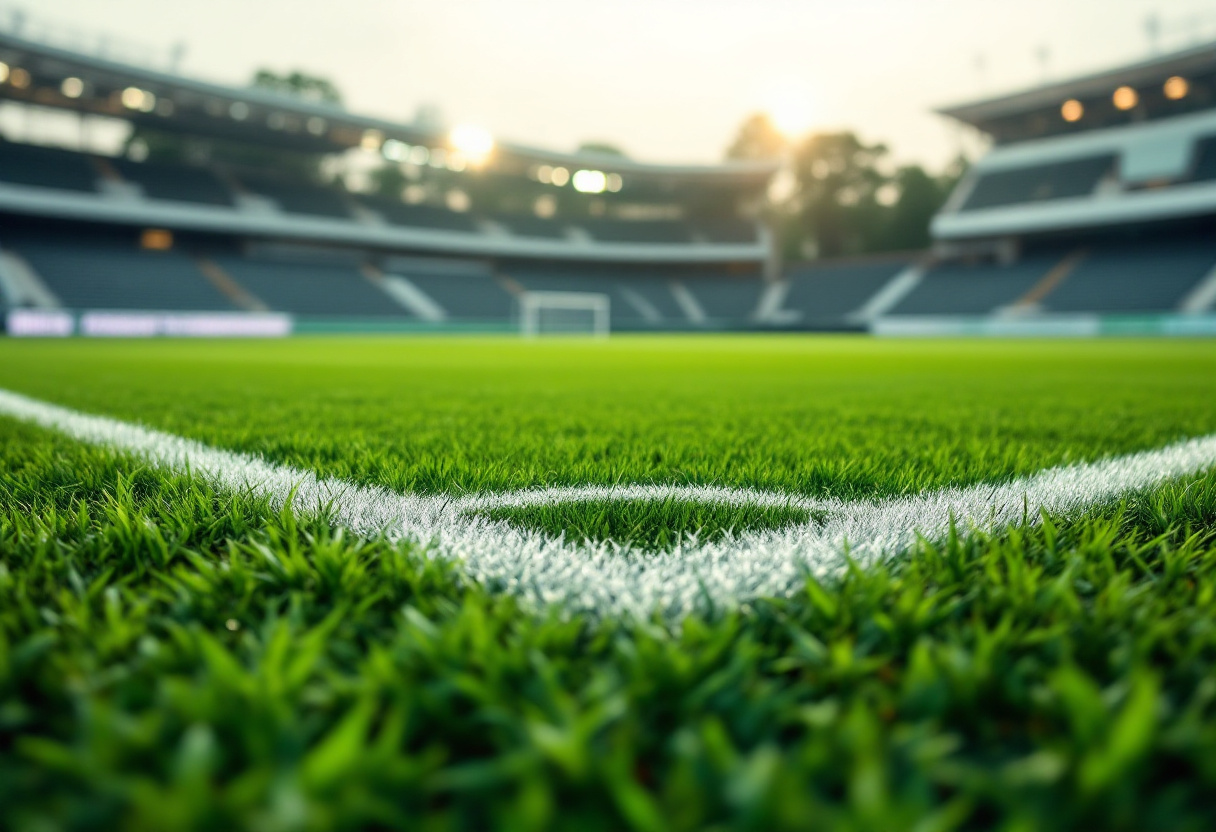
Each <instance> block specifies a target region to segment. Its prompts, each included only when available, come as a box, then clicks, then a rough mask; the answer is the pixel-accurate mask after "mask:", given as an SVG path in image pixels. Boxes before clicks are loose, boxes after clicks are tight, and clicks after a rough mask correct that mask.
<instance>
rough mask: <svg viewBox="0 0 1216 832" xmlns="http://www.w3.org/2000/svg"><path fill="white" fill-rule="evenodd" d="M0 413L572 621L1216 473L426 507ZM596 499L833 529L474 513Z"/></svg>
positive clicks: (54, 417) (481, 498)
mask: <svg viewBox="0 0 1216 832" xmlns="http://www.w3.org/2000/svg"><path fill="white" fill-rule="evenodd" d="M0 414H5V415H8V416H12V417H15V418H18V419H22V420H24V421H28V422H33V423H36V424H38V425H42V426H43V427H47V428H53V429H55V430H58V431H61V432H62V433H64V434H66V435H67V436H70V437H72V438H74V439H77V440H79V441H82V442H86V443H90V444H95V445H103V446H105V447H108V448H112V449H114V450H115V451H120V452H124V453H128V454H132V455H135V456H137V457H140V458H142V459H145V460H147V461H148V463H150V464H152V465H154V466H156V467H159V468H164V469H168V470H172V471H178V472H188V473H190V474H191V475H193V476H198V477H200V478H202V479H204V480H205V481H207V482H209V483H210V484H211V485H212V486H214V487H216V488H218V489H220V490H224V491H228V492H240V491H249V492H252V493H255V494H258V495H263V496H265V497H268V498H269V499H270V501H271V504H272V505H274V506H275V507H279V506H282V505H283V504H285V503H286V502H287V501H288V500H290V501H291V503H292V506H293V508H294V509H296V510H298V511H301V512H304V513H309V512H313V511H317V510H318V509H319V508H320V507H321V506H328V507H329V510H330V512H331V513H332V516H333V517H334V519H335V520H336V521H337V522H339V523H341V524H342V525H344V526H345V527H346V528H348V529H350V530H351V531H352V532H355V533H356V534H360V535H367V536H371V535H376V534H381V533H383V534H386V535H388V536H389V537H390V538H393V539H408V540H413V541H417V542H420V543H423V544H428V551H429V552H430V553H431V554H432V555H433V556H434V557H439V558H445V559H452V560H456V561H459V562H460V563H461V564H462V568H463V570H464V571H465V573H466V574H467V575H469V576H470V577H471V578H473V579H474V580H476V581H479V582H481V583H482V584H484V585H485V586H487V587H488V588H490V589H492V590H496V591H505V592H511V593H514V594H517V595H519V596H521V597H522V598H523V599H524V600H525V601H527V602H530V603H532V604H536V605H541V606H543V605H548V604H560V605H562V606H563V607H565V608H566V609H568V610H570V611H575V610H582V611H587V612H591V613H594V614H598V615H609V614H618V613H626V614H636V615H642V616H646V615H649V614H651V613H653V612H655V611H656V610H657V611H660V612H661V613H662V614H664V615H666V616H670V617H679V616H682V615H685V614H687V613H689V612H693V611H696V610H704V609H706V608H710V607H714V608H723V607H728V606H730V605H733V604H738V603H741V602H743V601H746V600H749V599H752V598H757V597H762V596H783V595H789V594H791V593H793V592H796V591H798V589H799V587H800V586H801V585H802V584H803V582H804V581H805V579H806V576H807V575H808V574H809V575H814V576H816V577H819V578H826V577H830V576H832V575H834V574H838V573H839V572H840V571H841V570H842V569H843V568H845V566H846V560H845V558H844V552H846V551H847V552H848V553H849V556H850V557H851V558H852V559H853V560H854V562H857V563H859V564H861V565H863V566H864V565H867V564H871V563H874V562H876V561H878V560H880V559H882V558H885V557H889V556H892V555H896V554H899V553H900V552H902V551H905V550H906V549H907V548H908V547H910V546H911V545H912V544H913V543H915V541H916V538H917V535H918V534H920V535H924V536H925V537H927V538H929V539H931V540H940V539H942V538H943V537H945V536H946V535H947V534H948V532H949V529H950V523H951V520H952V519H953V520H954V521H955V522H956V524H957V525H958V527H959V528H960V530H962V531H963V532H966V531H968V530H971V529H985V530H987V529H996V528H1000V527H1003V526H1008V525H1011V524H1015V523H1019V522H1022V521H1024V520H1025V521H1028V522H1031V523H1034V522H1037V520H1038V513H1039V511H1040V510H1046V511H1049V512H1053V513H1061V512H1064V513H1067V512H1073V511H1077V510H1081V509H1084V508H1086V507H1089V506H1092V505H1094V504H1097V503H1100V502H1103V501H1106V500H1110V499H1112V498H1117V497H1119V496H1120V495H1123V494H1126V493H1128V492H1131V491H1136V490H1139V489H1142V488H1145V487H1148V486H1151V485H1153V484H1155V483H1159V482H1161V481H1163V480H1166V479H1170V478H1174V477H1179V476H1184V475H1187V474H1193V473H1197V472H1200V471H1203V470H1206V469H1208V468H1211V467H1213V466H1216V435H1212V436H1206V437H1202V438H1199V439H1192V440H1189V441H1186V442H1180V443H1178V444H1175V445H1169V446H1167V447H1164V448H1161V449H1159V450H1154V451H1144V452H1141V453H1136V454H1131V455H1128V456H1122V457H1116V458H1112V459H1108V460H1104V461H1101V462H1095V463H1088V464H1079V465H1071V466H1067V467H1061V468H1051V469H1047V470H1045V471H1042V472H1040V473H1038V474H1036V475H1034V476H1031V477H1026V478H1022V479H1016V480H1013V481H1011V482H1008V483H1004V484H1000V485H975V486H967V487H950V488H944V489H940V490H937V491H933V492H927V493H924V494H919V495H916V496H910V497H899V498H892V499H882V500H858V501H851V502H844V501H841V500H809V499H805V498H802V497H798V496H794V495H787V494H778V493H772V492H767V493H766V492H760V491H754V490H750V489H742V488H713V487H706V486H663V485H631V486H623V487H622V486H611V487H609V486H583V487H572V488H550V489H536V490H528V491H519V492H514V493H508V494H480V495H476V496H472V497H451V496H418V495H401V494H396V493H394V492H392V491H389V490H387V489H384V488H377V487H366V486H359V485H356V484H353V483H350V482H346V481H343V480H338V479H323V478H320V477H318V476H317V475H316V474H314V473H312V472H309V471H303V470H300V469H297V468H291V467H288V466H284V465H276V464H274V463H271V462H267V461H265V460H263V459H260V458H258V457H254V456H249V455H245V454H239V453H233V452H231V451H224V450H219V449H216V448H211V447H208V446H206V445H204V444H202V443H199V442H195V441H192V440H188V439H183V438H181V437H179V436H174V435H172V434H168V433H163V432H160V431H156V430H151V429H148V428H143V427H140V426H138V425H133V424H129V423H125V422H120V421H117V420H115V419H110V418H106V417H103V416H90V415H87V414H84V413H79V412H77V411H74V410H70V409H68V408H64V407H59V406H57V405H52V404H47V403H45V402H40V401H37V400H34V399H30V398H27V397H25V396H22V395H19V394H16V393H10V392H6V391H3V390H0ZM588 499H606V500H621V499H654V500H665V499H676V500H691V501H709V502H720V503H729V504H753V505H768V506H793V507H802V508H806V509H810V510H812V511H813V512H814V514H817V515H819V516H820V518H821V520H820V521H816V520H812V521H810V522H808V523H805V524H800V525H794V526H790V527H787V528H785V529H782V530H779V531H755V532H745V533H742V534H739V535H737V536H734V537H731V538H728V539H726V540H722V541H719V542H715V543H704V544H701V543H696V542H695V541H690V542H689V543H687V544H686V545H683V546H681V547H679V548H677V549H675V550H674V551H671V552H666V553H660V554H653V553H650V554H642V553H640V552H637V551H631V550H623V549H621V548H619V547H616V546H613V545H611V544H591V543H571V542H568V541H566V540H564V539H561V538H552V537H547V536H545V535H543V534H540V533H536V532H527V531H520V530H517V529H514V528H512V527H511V526H509V525H507V524H506V523H505V522H501V521H493V520H489V519H487V518H485V517H484V516H478V515H470V514H469V512H470V511H474V510H477V509H486V508H492V507H495V506H522V505H538V504H546V503H550V504H556V503H563V502H571V501H578V500H588ZM824 518H826V519H824Z"/></svg>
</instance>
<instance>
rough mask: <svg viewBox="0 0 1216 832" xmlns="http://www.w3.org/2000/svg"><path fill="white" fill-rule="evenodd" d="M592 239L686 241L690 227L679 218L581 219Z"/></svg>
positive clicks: (689, 238) (580, 223)
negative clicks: (643, 219)
mask: <svg viewBox="0 0 1216 832" xmlns="http://www.w3.org/2000/svg"><path fill="white" fill-rule="evenodd" d="M578 225H579V227H580V228H583V229H585V230H586V231H587V233H588V234H590V235H591V236H592V237H593V238H594V239H596V240H599V241H600V242H605V243H688V242H692V240H693V233H692V228H691V227H689V226H688V225H687V224H686V223H684V222H681V221H679V220H645V221H642V220H614V219H593V218H588V219H581V220H579V221H578Z"/></svg>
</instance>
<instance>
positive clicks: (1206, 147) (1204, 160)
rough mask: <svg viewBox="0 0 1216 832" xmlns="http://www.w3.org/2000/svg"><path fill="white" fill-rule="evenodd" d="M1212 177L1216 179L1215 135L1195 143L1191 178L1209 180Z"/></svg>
mask: <svg viewBox="0 0 1216 832" xmlns="http://www.w3.org/2000/svg"><path fill="white" fill-rule="evenodd" d="M1213 179H1216V136H1207V137H1205V138H1203V139H1200V140H1199V141H1198V142H1197V143H1196V145H1195V167H1194V168H1193V170H1192V172H1191V180H1192V181H1194V182H1210V181H1212V180H1213Z"/></svg>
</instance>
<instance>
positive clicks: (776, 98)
mask: <svg viewBox="0 0 1216 832" xmlns="http://www.w3.org/2000/svg"><path fill="white" fill-rule="evenodd" d="M764 109H765V112H767V113H768V116H769V118H771V119H772V120H773V126H775V127H776V128H777V129H778V130H780V131H781V132H782V133H784V134H785V135H786V136H791V137H792V136H798V135H800V134H802V133H805V132H806V131H807V130H809V129H810V128H811V126H812V124H813V122H814V118H815V108H814V102H813V101H812V100H811V97H810V96H809V95H807V94H806V93H805V92H801V91H794V90H784V91H782V92H779V93H776V94H773V95H770V96H769V97H768V99H767V102H766V104H765V108H764Z"/></svg>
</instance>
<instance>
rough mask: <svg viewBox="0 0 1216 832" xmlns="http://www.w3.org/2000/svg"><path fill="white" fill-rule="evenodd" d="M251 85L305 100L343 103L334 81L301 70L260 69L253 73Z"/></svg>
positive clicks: (339, 104)
mask: <svg viewBox="0 0 1216 832" xmlns="http://www.w3.org/2000/svg"><path fill="white" fill-rule="evenodd" d="M249 85H250V86H251V87H257V88H259V89H266V90H273V91H274V92H277V93H279V94H281V95H290V96H293V97H295V98H303V99H304V100H305V101H315V102H319V103H323V104H335V105H338V106H341V104H342V93H341V92H339V91H338V87H337V86H336V85H335V84H334V83H333V82H332V81H330V80H329V79H328V78H322V77H320V76H319V75H309V74H308V73H306V72H301V71H299V70H294V71H292V72H285V73H283V74H279V73H277V72H275V71H274V70H272V69H265V68H263V69H259V70H258V71H257V72H255V73H254V74H253V80H252V81H251V82H250V84H249Z"/></svg>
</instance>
